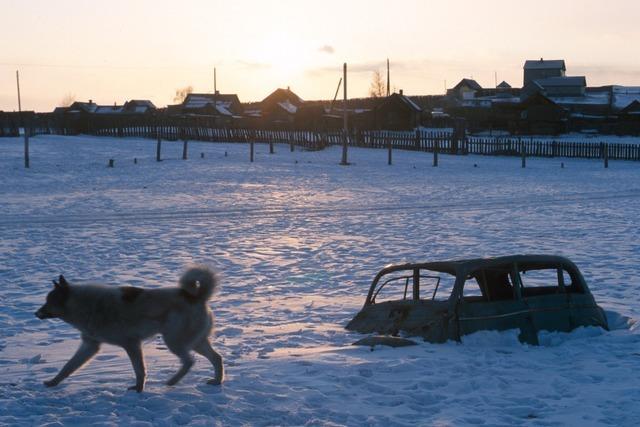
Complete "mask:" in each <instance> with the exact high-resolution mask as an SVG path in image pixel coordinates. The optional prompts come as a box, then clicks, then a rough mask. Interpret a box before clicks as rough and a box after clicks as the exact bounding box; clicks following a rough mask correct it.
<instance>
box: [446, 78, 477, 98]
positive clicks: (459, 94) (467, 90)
mask: <svg viewBox="0 0 640 427" xmlns="http://www.w3.org/2000/svg"><path fill="white" fill-rule="evenodd" d="M481 90H482V86H480V84H479V83H478V82H477V81H475V80H472V79H462V80H460V82H459V83H458V84H457V85H455V86H454V87H453V88H452V89H448V90H447V97H448V98H454V99H456V100H459V101H463V100H468V99H474V98H475V97H476V94H477V93H478V92H480V91H481Z"/></svg>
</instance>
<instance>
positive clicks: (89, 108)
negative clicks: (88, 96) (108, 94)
mask: <svg viewBox="0 0 640 427" xmlns="http://www.w3.org/2000/svg"><path fill="white" fill-rule="evenodd" d="M96 108H98V105H97V104H96V103H95V102H78V101H76V102H74V103H73V104H71V105H70V106H69V109H68V110H67V111H69V112H74V111H83V112H85V113H93V112H94V111H95V110H96Z"/></svg>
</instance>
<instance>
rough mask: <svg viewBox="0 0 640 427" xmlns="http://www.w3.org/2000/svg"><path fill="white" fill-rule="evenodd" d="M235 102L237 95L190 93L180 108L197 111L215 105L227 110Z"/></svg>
mask: <svg viewBox="0 0 640 427" xmlns="http://www.w3.org/2000/svg"><path fill="white" fill-rule="evenodd" d="M237 100H238V97H237V95H233V94H220V93H218V94H212V93H190V94H189V95H187V97H186V98H185V100H184V102H183V103H182V107H183V108H185V109H199V108H204V107H206V106H207V105H213V104H214V103H215V104H216V106H218V107H220V106H222V107H223V108H224V109H227V110H228V109H229V107H231V106H232V105H233V103H234V101H237Z"/></svg>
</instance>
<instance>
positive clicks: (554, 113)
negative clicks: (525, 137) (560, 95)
mask: <svg viewBox="0 0 640 427" xmlns="http://www.w3.org/2000/svg"><path fill="white" fill-rule="evenodd" d="M520 108H521V112H520V121H521V123H520V129H521V130H523V131H525V132H526V133H530V134H559V133H562V132H565V131H566V130H567V111H566V110H565V109H564V108H562V107H560V106H559V105H557V104H556V103H555V102H553V101H552V100H550V99H549V98H547V97H546V96H544V95H542V94H541V93H536V94H534V95H532V96H530V97H528V98H527V99H526V100H524V101H523V102H522V103H521V104H520Z"/></svg>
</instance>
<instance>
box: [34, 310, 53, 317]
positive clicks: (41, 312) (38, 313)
mask: <svg viewBox="0 0 640 427" xmlns="http://www.w3.org/2000/svg"><path fill="white" fill-rule="evenodd" d="M35 314H36V317H37V318H38V319H51V318H52V317H53V316H52V315H51V313H49V312H47V311H46V310H44V309H42V308H41V309H39V310H38V311H36V313H35Z"/></svg>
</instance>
